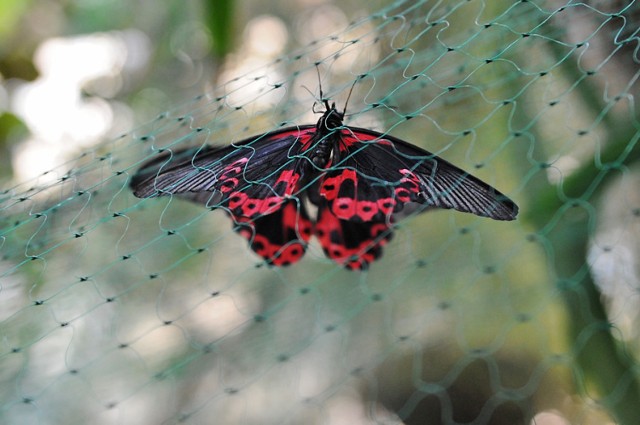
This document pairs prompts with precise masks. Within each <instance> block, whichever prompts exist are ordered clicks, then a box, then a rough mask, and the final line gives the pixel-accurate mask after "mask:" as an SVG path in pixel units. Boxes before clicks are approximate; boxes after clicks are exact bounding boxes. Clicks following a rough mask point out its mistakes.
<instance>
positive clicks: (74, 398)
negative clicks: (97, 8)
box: [0, 0, 640, 425]
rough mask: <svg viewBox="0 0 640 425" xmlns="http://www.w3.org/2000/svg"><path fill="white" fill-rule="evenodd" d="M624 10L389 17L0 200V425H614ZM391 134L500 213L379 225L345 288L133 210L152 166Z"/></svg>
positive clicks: (629, 53) (620, 317)
mask: <svg viewBox="0 0 640 425" xmlns="http://www.w3.org/2000/svg"><path fill="white" fill-rule="evenodd" d="M638 31H639V30H638V6H637V3H636V2H635V1H632V2H616V1H613V2H598V1H592V2H573V1H569V2H566V3H564V2H562V1H525V0H523V1H514V2H508V1H504V2H486V1H447V2H442V1H438V2H432V1H417V2H416V1H403V0H398V1H396V2H394V3H392V4H389V5H387V6H384V7H382V8H380V9H379V10H377V11H367V12H362V13H361V17H358V18H355V19H354V20H353V21H352V22H351V23H349V24H347V25H346V26H345V27H344V28H343V29H341V30H339V31H336V32H334V34H333V35H332V36H330V37H326V38H322V39H314V40H309V42H308V44H306V45H304V46H301V47H299V48H297V49H295V50H294V52H293V53H291V54H288V55H286V56H283V57H280V58H279V59H277V60H275V61H273V62H271V63H268V64H266V65H263V66H260V67H254V68H253V69H252V70H251V71H250V72H246V73H244V74H242V75H239V76H235V77H234V78H232V79H230V80H229V82H228V83H226V84H224V85H222V86H220V87H218V88H217V89H215V90H212V91H211V92H208V93H207V94H204V95H201V96H198V97H195V98H193V99H191V100H189V101H186V102H184V103H183V104H181V105H179V106H177V107H176V108H174V109H171V110H169V111H166V112H164V113H162V114H161V115H159V116H158V117H157V118H156V119H155V120H152V121H151V122H149V123H147V124H146V125H142V126H140V127H138V128H136V129H134V130H132V131H130V132H127V133H125V134H123V135H122V136H121V137H118V138H115V139H114V140H111V141H109V142H108V143H103V144H101V145H99V146H98V147H96V148H94V149H91V150H87V151H85V152H84V153H83V154H82V155H79V156H77V157H76V158H74V159H73V160H70V161H68V162H67V163H65V164H61V165H60V166H59V167H56V168H54V169H52V170H50V171H48V172H45V173H43V174H42V175H40V176H39V177H37V178H35V179H33V180H31V181H26V182H22V183H20V184H17V185H14V186H13V187H9V188H8V189H5V190H3V191H2V192H0V210H1V211H2V214H1V217H0V255H1V258H0V335H2V338H1V339H0V365H1V367H0V380H1V382H2V385H0V394H1V395H0V418H2V422H4V423H51V424H57V423H247V424H250V423H256V424H264V423H331V424H334V423H335V424H340V423H362V424H366V423H407V424H418V423H420V424H440V423H442V424H444V423H474V424H520V423H522V424H533V423H535V424H539V425H540V424H563V423H571V424H602V423H620V424H635V423H637V418H638V417H640V408H639V407H638V406H640V404H638V400H640V388H639V386H638V362H637V357H638V353H639V351H638V350H639V349H640V346H639V345H638V329H640V327H639V324H638V320H639V317H638V314H637V312H638V306H639V302H640V298H639V288H640V286H639V283H638V262H637V258H638V249H639V248H640V247H639V246H638V242H637V240H638V238H637V234H638V231H639V229H640V228H639V227H638V226H640V221H639V220H640V198H639V197H638V192H637V187H638V180H639V174H638V170H637V165H636V161H637V159H638V154H639V153H638V149H637V141H638V138H639V137H640V123H639V120H638V114H637V111H636V110H635V105H634V99H635V94H637V91H638V77H639V76H640V68H639V67H638V63H639V58H638V46H639V44H638V40H639V37H638ZM317 70H319V71H320V74H321V78H322V85H323V90H324V92H325V93H324V94H325V96H326V97H330V98H331V99H332V100H334V101H336V103H337V104H338V105H341V104H342V105H344V103H345V101H346V97H347V93H348V92H349V89H350V88H351V85H352V84H353V82H354V81H355V80H356V79H357V80H358V83H357V84H356V86H355V88H354V90H353V93H352V95H351V98H350V100H349V104H348V110H347V116H346V119H345V123H346V124H347V125H352V126H359V127H366V128H371V129H374V130H378V131H381V132H388V133H389V134H393V135H394V136H396V137H399V138H402V139H405V140H407V141H410V142H411V143H414V144H416V145H419V146H421V147H423V148H425V149H428V150H429V151H431V152H433V153H436V154H437V155H440V156H442V157H444V158H446V159H447V160H449V161H451V162H453V163H454V164H456V165H458V166H460V167H461V168H463V169H465V170H468V171H470V172H472V173H473V174H474V175H477V176H478V177H480V178H481V179H483V180H484V181H486V182H488V183H489V184H491V185H492V186H495V187H498V188H499V190H500V191H502V192H503V193H505V194H507V195H508V196H509V197H511V198H512V199H514V200H515V201H516V202H517V203H518V205H519V206H520V209H521V214H520V216H519V218H518V220H517V221H515V222H508V223H506V222H494V221H492V220H487V219H482V218H478V217H475V216H471V215H467V214H460V213H456V212H451V211H437V212H431V213H427V214H422V215H417V216H414V217H411V218H408V219H407V220H404V221H401V222H400V223H399V226H398V229H397V230H396V232H395V237H394V239H393V241H392V242H391V243H390V244H389V245H388V246H387V247H386V248H385V253H384V255H383V257H382V258H381V259H380V260H379V261H376V262H375V263H374V264H373V265H372V266H371V268H370V270H368V271H365V272H352V271H347V270H344V269H343V268H342V267H340V266H339V265H337V264H335V263H333V262H332V261H330V260H328V259H326V258H324V256H323V254H322V250H321V249H320V247H319V246H318V245H317V244H316V243H312V244H311V246H310V248H309V252H308V253H307V255H306V256H305V258H304V259H303V260H302V261H301V262H299V263H296V264H295V265H292V266H290V267H287V268H277V267H268V266H266V265H264V261H262V260H261V259H260V258H259V257H257V256H256V255H255V254H254V253H253V252H252V251H251V250H250V249H248V247H247V246H246V241H244V240H243V239H242V238H239V237H238V236H237V235H236V234H235V233H234V231H233V230H232V228H231V225H230V223H229V219H228V218H227V217H226V215H225V214H223V213H221V212H219V211H210V210H208V209H207V208H203V207H202V206H199V205H195V204H191V203H188V202H184V201H182V200H179V199H177V198H172V197H166V198H157V199H137V198H135V197H134V196H133V195H132V194H131V191H130V190H129V188H128V183H129V180H130V178H131V176H132V175H133V174H134V173H135V171H136V170H137V169H138V168H139V167H140V165H141V164H143V163H144V162H145V161H146V160H148V159H149V158H153V157H155V155H157V152H158V151H159V150H162V149H165V150H166V149H181V148H184V147H187V146H202V145H204V144H214V145H216V144H217V145H225V144H229V143H231V142H234V141H238V140H241V139H244V138H247V137H249V136H252V135H255V134H262V133H264V132H267V131H270V130H274V129H277V128H280V127H281V126H290V125H296V124H307V123H315V121H316V120H317V119H318V115H317V114H315V113H314V112H313V108H312V105H314V102H317V101H318V96H317V93H318V91H317V89H316V88H317V87H318V77H317Z"/></svg>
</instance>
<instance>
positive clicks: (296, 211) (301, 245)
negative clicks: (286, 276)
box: [234, 199, 312, 266]
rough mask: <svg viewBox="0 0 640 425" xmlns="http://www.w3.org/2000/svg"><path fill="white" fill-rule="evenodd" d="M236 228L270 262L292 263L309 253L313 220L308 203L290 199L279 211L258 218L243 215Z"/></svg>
mask: <svg viewBox="0 0 640 425" xmlns="http://www.w3.org/2000/svg"><path fill="white" fill-rule="evenodd" d="M236 220H237V225H236V226H235V227H234V230H235V231H236V232H238V233H239V234H240V235H241V236H242V237H244V238H245V239H246V240H247V241H248V242H249V246H250V247H251V249H252V250H253V251H255V253H256V254H258V255H259V256H261V257H262V258H264V259H265V260H266V261H267V263H268V264H272V265H275V266H288V265H289V264H293V263H295V262H297V261H298V260H300V259H301V258H302V256H303V255H304V254H305V252H306V249H307V244H308V242H309V239H310V238H311V229H312V223H311V220H310V219H309V215H308V214H307V212H306V209H305V207H304V202H300V201H296V200H294V199H288V200H287V201H285V202H284V205H283V207H282V208H280V209H278V210H277V211H275V212H273V213H271V214H267V215H263V216H260V217H257V218H254V219H248V218H244V217H240V218H238V219H236Z"/></svg>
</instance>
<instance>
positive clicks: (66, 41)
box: [10, 30, 150, 180]
mask: <svg viewBox="0 0 640 425" xmlns="http://www.w3.org/2000/svg"><path fill="white" fill-rule="evenodd" d="M149 49H150V43H149V41H148V39H147V38H146V36H145V35H144V34H142V33H140V32H139V31H136V30H130V31H125V32H114V33H96V34H90V35H83V36H76V37H66V38H51V39H48V40H46V41H45V42H43V43H42V44H41V45H40V46H39V47H38V49H37V50H36V53H35V57H34V63H35V65H36V67H37V69H38V71H39V74H40V76H39V77H38V78H37V79H36V80H34V81H33V82H18V83H15V82H14V87H15V89H14V92H13V103H12V105H10V108H11V110H12V112H14V113H15V114H16V115H17V116H19V117H20V118H21V119H22V120H23V121H24V122H25V124H26V125H27V126H28V127H29V129H30V132H31V134H32V136H31V139H29V140H28V141H27V142H26V143H24V144H23V145H22V146H21V147H20V149H19V151H18V152H16V154H15V155H14V158H13V159H14V170H15V173H16V176H15V177H16V179H18V180H26V179H30V178H33V177H36V176H40V175H42V173H44V172H45V171H47V170H49V169H51V168H53V167H54V166H55V165H58V164H60V163H62V162H64V160H65V159H66V158H67V157H68V156H69V154H70V153H72V152H76V151H77V150H80V149H86V148H88V147H90V146H93V145H95V144H96V143H97V142H99V141H101V140H102V138H103V137H105V135H107V133H108V132H109V130H110V129H111V127H112V125H113V119H114V114H113V109H112V107H111V105H110V103H109V102H108V101H107V100H105V99H103V98H101V97H98V96H89V95H86V94H84V93H83V89H84V88H85V87H86V86H87V84H90V83H93V84H94V85H95V86H96V89H97V91H98V92H101V93H105V94H110V95H113V94H115V93H117V92H118V91H119V90H120V89H121V88H122V84H123V82H122V74H123V72H125V71H126V72H135V71H139V70H140V69H142V68H143V67H145V66H146V64H147V63H148V59H149V54H150V52H149ZM51 177H52V178H55V176H54V175H52V176H51Z"/></svg>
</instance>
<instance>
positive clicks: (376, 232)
mask: <svg viewBox="0 0 640 425" xmlns="http://www.w3.org/2000/svg"><path fill="white" fill-rule="evenodd" d="M315 235H316V237H317V238H318V240H319V241H320V246H322V250H323V251H324V253H325V255H326V256H327V257H328V258H330V259H332V260H333V261H335V262H336V263H338V264H342V265H343V266H345V267H347V268H348V269H351V270H364V269H367V268H368V267H369V264H370V263H372V262H373V261H375V260H376V259H377V258H379V257H380V256H381V255H382V248H383V247H384V246H385V245H386V244H387V242H388V241H389V240H391V237H392V233H391V230H390V227H389V225H388V224H387V223H384V222H373V221H369V222H360V221H348V220H341V219H339V218H338V217H336V215H335V214H333V212H332V211H331V210H330V209H329V208H328V207H327V206H326V205H325V206H321V207H320V208H318V219H317V221H316V225H315Z"/></svg>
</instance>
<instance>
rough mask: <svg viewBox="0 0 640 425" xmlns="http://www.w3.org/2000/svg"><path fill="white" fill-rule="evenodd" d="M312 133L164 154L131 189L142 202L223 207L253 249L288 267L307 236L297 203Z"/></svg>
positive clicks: (293, 131) (309, 129)
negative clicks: (176, 199) (172, 198)
mask: <svg viewBox="0 0 640 425" xmlns="http://www.w3.org/2000/svg"><path fill="white" fill-rule="evenodd" d="M314 133H315V127H314V126H300V127H290V128H286V129H283V130H279V131H275V132H271V133H267V134H265V135H263V136H256V137H253V138H250V139H246V140H244V141H241V142H239V143H235V144H233V145H231V146H225V147H213V146H204V147H201V148H191V149H185V150H179V151H176V152H172V151H167V152H165V153H163V154H162V155H160V156H159V157H158V158H155V159H153V160H151V161H149V162H147V163H146V164H144V165H142V167H140V169H139V170H138V172H137V173H136V174H135V175H134V176H133V178H132V179H131V182H130V187H131V189H132V190H133V194H134V195H135V196H137V197H139V198H149V197H156V196H166V195H177V196H180V197H182V198H186V199H188V200H190V201H193V202H197V203H201V204H204V205H206V206H207V207H209V208H223V209H225V210H226V211H227V212H228V213H229V215H230V216H231V219H232V220H233V221H234V223H235V226H234V230H235V231H236V232H238V233H239V234H240V235H242V236H243V237H244V238H245V239H247V240H248V241H249V244H250V246H251V249H253V250H254V251H255V252H256V253H257V254H258V255H260V256H261V257H263V258H264V259H265V260H266V261H267V262H268V263H269V264H274V265H278V266H284V265H288V264H291V263H294V262H296V261H298V260H299V259H300V258H302V256H303V255H304V253H305V250H306V246H307V242H308V241H309V238H310V235H311V221H310V220H309V217H308V215H307V213H306V211H305V210H304V205H303V204H302V203H301V202H300V200H299V198H297V196H298V192H299V191H300V180H301V179H302V178H303V174H304V168H305V166H307V163H308V161H307V160H306V159H304V158H303V155H304V152H305V151H306V150H307V149H309V147H310V146H311V142H312V139H313V136H314Z"/></svg>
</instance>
